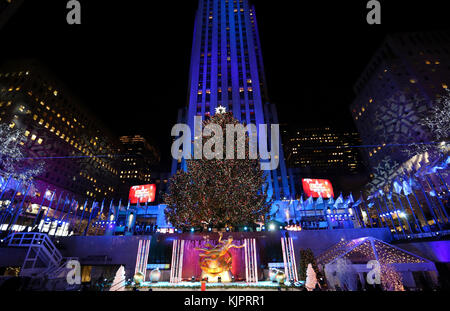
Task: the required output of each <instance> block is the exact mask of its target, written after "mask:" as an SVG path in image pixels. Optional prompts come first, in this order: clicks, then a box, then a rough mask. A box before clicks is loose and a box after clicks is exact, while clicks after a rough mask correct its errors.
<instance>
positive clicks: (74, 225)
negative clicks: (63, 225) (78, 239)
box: [69, 201, 80, 233]
mask: <svg viewBox="0 0 450 311" xmlns="http://www.w3.org/2000/svg"><path fill="white" fill-rule="evenodd" d="M75 203H76V204H75V211H74V213H73V215H72V217H71V218H70V220H69V227H70V224H71V223H72V222H73V230H72V231H73V233H75V227H76V225H77V212H78V208H79V207H80V205H79V204H78V201H75Z"/></svg>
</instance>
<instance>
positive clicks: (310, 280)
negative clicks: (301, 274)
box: [305, 264, 317, 291]
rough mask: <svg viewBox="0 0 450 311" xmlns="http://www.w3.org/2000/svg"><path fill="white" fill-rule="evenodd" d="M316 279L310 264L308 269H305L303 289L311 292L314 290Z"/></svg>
mask: <svg viewBox="0 0 450 311" xmlns="http://www.w3.org/2000/svg"><path fill="white" fill-rule="evenodd" d="M316 284H317V277H316V272H315V271H314V269H313V267H312V265H311V264H308V268H307V269H306V282H305V287H306V289H307V290H309V291H312V290H313V289H314V288H316Z"/></svg>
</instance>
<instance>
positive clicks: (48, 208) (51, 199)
mask: <svg viewBox="0 0 450 311" xmlns="http://www.w3.org/2000/svg"><path fill="white" fill-rule="evenodd" d="M55 193H56V192H52V196H51V198H50V204H49V205H48V207H47V212H46V213H45V216H43V217H42V219H43V223H42V228H41V229H39V232H41V230H43V229H44V224H45V218H46V217H47V213H48V211H49V210H50V208H51V207H52V204H53V198H54V197H55ZM38 228H39V227H38Z"/></svg>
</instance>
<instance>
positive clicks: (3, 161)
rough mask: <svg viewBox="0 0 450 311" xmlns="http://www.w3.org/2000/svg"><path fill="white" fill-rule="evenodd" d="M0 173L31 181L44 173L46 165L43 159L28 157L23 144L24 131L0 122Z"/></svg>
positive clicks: (24, 140) (24, 141)
mask: <svg viewBox="0 0 450 311" xmlns="http://www.w3.org/2000/svg"><path fill="white" fill-rule="evenodd" d="M0 141H1V144H0V174H1V175H3V176H4V177H6V176H8V177H9V176H11V177H13V178H14V179H16V180H20V181H22V182H29V181H31V180H32V179H33V177H35V176H37V175H39V174H41V173H42V171H43V169H44V165H43V163H42V162H41V161H36V160H34V159H26V158H25V156H24V152H23V148H24V147H23V146H24V145H25V143H26V139H25V135H24V132H23V131H22V130H20V129H17V128H11V127H10V126H9V125H7V124H4V123H3V124H0Z"/></svg>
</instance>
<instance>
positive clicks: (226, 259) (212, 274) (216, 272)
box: [195, 232, 245, 283]
mask: <svg viewBox="0 0 450 311" xmlns="http://www.w3.org/2000/svg"><path fill="white" fill-rule="evenodd" d="M205 246H206V248H195V249H196V250H198V251H201V252H202V253H201V254H199V257H200V268H201V269H202V276H201V278H202V279H203V278H205V277H206V278H208V282H209V283H216V282H218V278H219V277H220V279H221V281H222V282H231V273H230V269H231V266H232V258H231V254H230V251H229V249H230V248H233V247H234V248H243V247H245V243H244V244H242V245H241V246H237V245H235V244H233V237H232V236H230V237H228V239H227V240H225V241H222V232H219V243H218V244H217V245H216V246H213V245H211V244H210V243H207V244H206V245H205Z"/></svg>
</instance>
